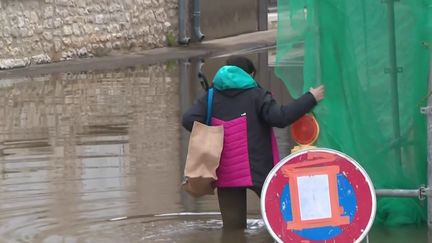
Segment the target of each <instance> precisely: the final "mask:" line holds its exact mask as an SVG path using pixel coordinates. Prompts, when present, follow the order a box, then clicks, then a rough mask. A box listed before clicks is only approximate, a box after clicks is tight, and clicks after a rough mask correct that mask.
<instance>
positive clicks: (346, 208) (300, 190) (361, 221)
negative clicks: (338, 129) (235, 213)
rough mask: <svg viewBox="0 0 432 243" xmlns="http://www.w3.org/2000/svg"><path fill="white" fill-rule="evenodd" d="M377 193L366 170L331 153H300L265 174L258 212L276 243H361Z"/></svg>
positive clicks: (334, 151)
mask: <svg viewBox="0 0 432 243" xmlns="http://www.w3.org/2000/svg"><path fill="white" fill-rule="evenodd" d="M375 210H376V198H375V191H374V188H373V185H372V182H371V180H370V179H369V176H368V175H367V174H366V172H365V170H364V169H363V168H362V167H361V166H360V165H359V164H358V163H357V162H356V161H355V160H353V159H352V158H350V157H349V156H347V155H345V154H343V153H341V152H339V151H336V150H332V149H325V148H314V149H308V150H302V151H299V152H297V153H294V154H291V155H289V156H287V157H285V158H284V159H282V160H281V161H280V162H279V163H278V164H277V165H276V166H275V167H274V168H273V170H272V171H271V172H270V173H269V175H268V176H267V179H266V181H265V182H264V187H263V190H262V195H261V211H262V215H263V218H264V222H265V224H266V226H267V229H268V230H269V232H270V234H271V235H272V236H273V238H274V239H275V240H277V241H278V242H308V243H315V242H335V243H346V242H360V241H361V240H362V239H363V238H364V237H365V236H366V235H367V233H368V231H369V229H370V228H371V226H372V223H373V219H374V217H375Z"/></svg>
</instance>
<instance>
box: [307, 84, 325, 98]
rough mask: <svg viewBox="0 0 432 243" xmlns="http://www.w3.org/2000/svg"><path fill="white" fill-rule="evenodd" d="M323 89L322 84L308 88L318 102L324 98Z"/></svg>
mask: <svg viewBox="0 0 432 243" xmlns="http://www.w3.org/2000/svg"><path fill="white" fill-rule="evenodd" d="M324 91H325V90H324V85H320V86H318V87H316V88H310V89H309V92H310V93H311V94H312V95H313V96H314V98H315V100H316V101H317V102H320V101H321V100H322V99H324Z"/></svg>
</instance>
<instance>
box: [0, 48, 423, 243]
mask: <svg viewBox="0 0 432 243" xmlns="http://www.w3.org/2000/svg"><path fill="white" fill-rule="evenodd" d="M264 47H265V46H264ZM258 49H260V48H258ZM230 51H231V53H233V52H235V51H233V50H230ZM215 53H216V52H215ZM215 53H213V54H212V55H213V56H212V55H210V54H209V53H201V52H199V53H196V54H197V55H196V56H189V57H182V58H180V59H172V60H168V59H167V60H165V59H158V62H159V61H160V63H159V64H158V63H157V62H156V63H144V64H143V63H141V64H140V63H136V64H135V65H133V66H130V65H119V66H116V65H115V62H114V63H112V64H111V65H112V66H109V65H108V66H106V67H103V68H93V69H92V70H91V71H89V70H85V69H84V67H85V65H84V66H82V65H83V64H80V68H79V69H74V68H72V69H71V71H67V65H66V66H63V67H62V69H58V70H57V71H56V72H49V70H50V69H52V68H53V67H51V66H50V67H48V68H46V69H45V70H42V71H41V70H40V69H37V68H36V69H27V70H22V72H21V73H20V72H19V71H16V70H14V71H8V72H3V74H4V76H3V78H2V81H1V82H0V117H1V118H0V149H1V150H0V242H68V243H69V242H70V243H75V242H86V243H87V242H185V243H186V242H209V243H210V242H273V241H272V240H271V239H269V236H268V234H267V232H266V229H265V226H264V223H263V221H262V220H261V219H260V218H261V217H260V210H259V201H258V198H257V197H256V196H255V195H254V194H253V193H249V194H248V218H249V220H248V229H247V230H245V231H244V232H243V231H242V232H231V233H227V232H223V231H222V230H221V226H222V222H221V219H220V214H219V213H218V205H217V199H216V196H206V197H204V198H201V199H198V200H195V199H193V198H191V197H189V196H188V195H186V194H185V193H184V192H182V191H181V190H180V182H181V180H182V171H183V166H184V160H185V156H186V154H185V153H186V149H187V140H188V133H187V132H186V131H185V130H184V129H183V128H182V127H181V125H180V118H181V114H182V113H183V111H184V110H185V109H187V108H188V107H189V106H190V105H191V104H192V102H193V100H194V99H195V98H196V97H197V96H198V95H199V94H200V93H202V90H201V87H200V84H199V82H198V80H197V78H196V77H197V75H196V74H197V72H198V71H200V70H201V71H203V72H204V73H205V74H207V76H208V77H212V76H213V74H214V73H215V72H216V70H217V68H218V67H220V65H222V64H223V62H224V60H225V58H226V56H227V54H226V53H224V52H217V54H218V55H216V56H215V55H214V54H215ZM236 53H248V54H247V55H248V56H249V57H250V58H251V59H252V60H254V62H255V63H256V65H257V67H258V73H257V79H258V81H260V83H261V84H262V85H263V86H264V87H266V88H268V89H270V90H271V91H272V92H273V93H274V95H275V96H276V98H277V99H278V100H280V101H281V102H282V103H286V102H287V101H288V100H289V99H290V97H289V95H288V93H287V92H286V89H285V88H283V84H282V83H281V82H280V80H278V79H277V78H276V77H274V74H273V70H272V68H271V66H272V60H273V55H272V53H273V51H272V50H270V51H267V50H265V48H264V50H260V51H256V49H255V50H253V49H250V48H249V47H248V48H246V49H244V48H243V49H239V50H238V52H236ZM198 54H199V55H198ZM140 58H143V57H140ZM131 60H132V59H131ZM94 61H96V60H94ZM131 62H132V61H131ZM297 63H298V62H297ZM62 65H65V64H62ZM269 66H270V67H269ZM42 69H43V68H42ZM32 70H33V71H32ZM34 70H36V71H34ZM291 71H292V72H293V75H296V76H298V77H299V78H301V73H302V69H301V65H300V66H299V65H297V66H293V67H292V70H291ZM0 74H1V73H0ZM276 133H277V138H278V140H279V142H280V151H281V153H282V155H287V154H288V151H289V150H290V147H291V146H292V142H291V140H290V138H289V134H288V132H287V130H286V129H278V130H277V131H276ZM425 232H426V230H425V228H424V227H423V228H417V227H407V228H403V229H388V228H378V227H377V228H373V230H372V234H371V236H370V242H408V241H407V240H409V241H410V242H426V234H425ZM404 236H405V237H404Z"/></svg>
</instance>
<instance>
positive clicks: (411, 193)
mask: <svg viewBox="0 0 432 243" xmlns="http://www.w3.org/2000/svg"><path fill="white" fill-rule="evenodd" d="M375 193H376V195H377V196H378V197H418V198H419V199H420V200H423V199H425V195H426V189H425V188H424V187H421V188H419V189H377V190H375Z"/></svg>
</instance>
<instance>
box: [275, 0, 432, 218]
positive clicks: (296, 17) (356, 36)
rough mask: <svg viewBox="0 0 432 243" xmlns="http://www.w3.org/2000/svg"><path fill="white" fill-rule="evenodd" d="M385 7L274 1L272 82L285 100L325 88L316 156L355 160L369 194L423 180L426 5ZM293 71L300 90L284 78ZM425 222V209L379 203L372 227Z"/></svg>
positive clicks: (406, 0)
mask: <svg viewBox="0 0 432 243" xmlns="http://www.w3.org/2000/svg"><path fill="white" fill-rule="evenodd" d="M389 1H394V0H285V1H278V18H279V21H278V34H277V57H276V61H277V65H276V69H275V72H276V74H277V76H278V77H279V78H281V79H282V80H283V81H284V82H285V84H286V86H287V88H288V90H289V91H290V93H291V94H292V95H293V96H294V97H298V96H299V95H300V94H301V93H303V92H304V91H307V90H308V89H309V88H310V87H312V86H316V85H318V84H321V83H322V84H324V85H325V87H326V98H325V100H324V101H323V102H322V103H320V105H319V106H318V107H317V108H316V109H315V110H314V113H315V115H316V116H317V119H318V121H319V124H320V128H321V134H320V137H319V140H318V142H317V145H318V146H320V147H328V148H333V149H336V150H339V151H342V152H344V153H346V154H348V155H350V156H351V157H353V158H354V159H356V160H357V161H358V162H359V163H360V164H361V165H362V166H363V167H364V168H365V169H366V170H367V172H368V174H369V176H370V177H371V178H372V181H373V183H374V186H375V188H377V189H381V188H400V189H416V188H419V187H420V186H421V185H424V184H426V173H427V172H426V171H427V169H426V165H427V145H426V143H427V142H426V141H427V136H426V135H427V134H426V132H427V131H426V117H425V116H424V115H423V114H421V113H420V107H421V106H424V105H426V103H425V102H424V101H425V97H426V96H427V95H428V86H427V85H428V73H429V49H428V48H427V45H428V43H430V41H431V36H432V14H431V13H432V0H399V1H394V2H389ZM393 4H394V12H393V7H392V5H393ZM391 13H394V21H392V14H391ZM392 24H394V25H392ZM392 26H394V28H393V27H392ZM392 30H394V31H392ZM393 34H394V35H393ZM393 37H394V38H393ZM392 43H394V44H395V45H393V44H392ZM392 47H395V48H392ZM302 50H304V56H303V55H301V52H302ZM394 50H395V52H394ZM299 53H300V55H299ZM299 61H304V69H303V74H304V75H303V76H304V77H303V80H299V79H298V78H297V79H296V78H291V77H292V76H291V75H290V70H292V65H294V64H293V63H298V62H299ZM395 63H396V66H395V65H394V64H395ZM359 200H361V198H360V199H359ZM425 221H426V202H425V201H422V202H421V201H419V200H418V199H416V198H379V199H378V209H377V215H376V221H375V222H376V223H382V224H385V225H399V224H419V223H424V222H425Z"/></svg>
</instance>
